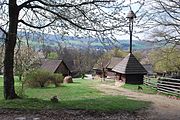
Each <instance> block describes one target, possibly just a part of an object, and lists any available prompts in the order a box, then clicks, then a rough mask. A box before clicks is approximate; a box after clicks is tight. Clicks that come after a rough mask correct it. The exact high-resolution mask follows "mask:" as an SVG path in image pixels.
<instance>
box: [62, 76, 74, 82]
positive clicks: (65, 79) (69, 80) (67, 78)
mask: <svg viewBox="0 0 180 120" xmlns="http://www.w3.org/2000/svg"><path fill="white" fill-rule="evenodd" d="M63 83H73V80H72V77H71V76H66V77H65V78H64V81H63Z"/></svg>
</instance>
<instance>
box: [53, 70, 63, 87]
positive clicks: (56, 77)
mask: <svg viewBox="0 0 180 120" xmlns="http://www.w3.org/2000/svg"><path fill="white" fill-rule="evenodd" d="M63 78H64V77H63V75H62V74H58V73H54V74H51V77H50V81H51V82H52V83H53V84H54V85H55V87H58V86H59V85H60V83H63Z"/></svg>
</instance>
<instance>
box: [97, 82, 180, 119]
mask: <svg viewBox="0 0 180 120" xmlns="http://www.w3.org/2000/svg"><path fill="white" fill-rule="evenodd" d="M96 88H97V89H98V90H100V91H102V92H104V93H106V94H109V95H124V96H128V97H130V98H131V99H136V100H144V101H150V102H152V103H153V105H152V107H151V108H149V109H148V110H146V112H147V113H148V114H149V115H148V119H153V120H180V100H176V99H172V98H168V97H167V96H162V95H152V94H144V93H140V92H132V91H130V90H127V89H124V88H121V87H117V86H115V85H107V84H99V85H98V86H96ZM142 112H143V111H142Z"/></svg>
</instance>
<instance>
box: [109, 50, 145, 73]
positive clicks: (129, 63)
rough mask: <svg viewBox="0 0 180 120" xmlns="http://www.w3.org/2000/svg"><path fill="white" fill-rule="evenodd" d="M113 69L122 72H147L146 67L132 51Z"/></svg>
mask: <svg viewBox="0 0 180 120" xmlns="http://www.w3.org/2000/svg"><path fill="white" fill-rule="evenodd" d="M112 70H113V71H114V72H117V73H121V74H147V71H146V69H145V68H144V67H143V66H142V65H141V63H139V61H138V60H137V59H136V57H135V56H134V55H133V54H132V53H129V54H128V55H127V56H126V57H125V58H124V59H123V60H122V61H121V62H119V63H118V64H117V65H116V66H115V67H114V68H113V69H112Z"/></svg>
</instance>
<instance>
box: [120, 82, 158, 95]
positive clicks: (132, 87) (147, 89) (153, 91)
mask: <svg viewBox="0 0 180 120" xmlns="http://www.w3.org/2000/svg"><path fill="white" fill-rule="evenodd" d="M138 86H141V87H142V88H143V90H138ZM122 87H123V88H126V89H130V90H132V91H135V92H142V93H145V94H156V93H157V90H156V89H153V88H151V87H148V86H146V85H133V84H125V85H123V86H122Z"/></svg>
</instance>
